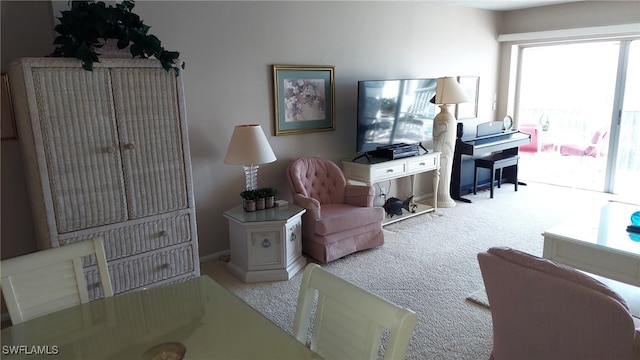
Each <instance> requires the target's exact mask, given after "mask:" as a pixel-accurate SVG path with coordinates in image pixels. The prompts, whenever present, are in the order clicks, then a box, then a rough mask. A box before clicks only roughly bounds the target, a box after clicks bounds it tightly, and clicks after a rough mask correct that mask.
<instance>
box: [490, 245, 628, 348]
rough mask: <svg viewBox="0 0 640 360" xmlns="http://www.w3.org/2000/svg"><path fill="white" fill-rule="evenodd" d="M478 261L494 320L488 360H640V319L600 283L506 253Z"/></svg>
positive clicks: (535, 259) (492, 253)
mask: <svg viewBox="0 0 640 360" xmlns="http://www.w3.org/2000/svg"><path fill="white" fill-rule="evenodd" d="M478 261H479V263H480V270H481V271H482V277H483V279H484V285H485V289H486V291H487V296H488V298H489V306H490V307H491V318H492V319H493V351H492V354H491V359H494V360H501V359H509V360H510V359H522V360H525V359H545V360H556V359H557V360H568V359H576V360H578V359H580V360H583V359H619V360H623V359H627V360H631V359H636V360H637V359H640V319H638V318H636V317H634V316H632V315H631V313H630V312H629V308H628V307H627V304H626V302H625V301H624V299H622V297H620V295H618V294H617V293H616V292H614V291H613V290H611V289H610V288H609V287H607V286H606V285H604V284H603V283H601V282H599V281H597V280H596V279H594V278H592V277H590V276H588V275H586V274H584V273H582V272H580V271H578V270H575V269H573V268H570V267H568V266H565V265H562V264H557V263H555V262H553V261H551V260H547V259H543V258H539V257H536V256H533V255H529V254H527V253H524V252H521V251H518V250H514V249H510V248H505V247H493V248H490V249H489V250H487V252H482V253H479V254H478ZM634 338H635V340H634Z"/></svg>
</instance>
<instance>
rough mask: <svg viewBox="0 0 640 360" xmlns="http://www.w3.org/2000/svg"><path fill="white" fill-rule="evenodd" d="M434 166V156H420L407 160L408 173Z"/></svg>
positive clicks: (433, 167)
mask: <svg viewBox="0 0 640 360" xmlns="http://www.w3.org/2000/svg"><path fill="white" fill-rule="evenodd" d="M435 168H436V157H435V156H432V157H429V158H421V159H416V160H409V161H407V171H408V172H410V173H417V172H423V171H427V170H430V169H435Z"/></svg>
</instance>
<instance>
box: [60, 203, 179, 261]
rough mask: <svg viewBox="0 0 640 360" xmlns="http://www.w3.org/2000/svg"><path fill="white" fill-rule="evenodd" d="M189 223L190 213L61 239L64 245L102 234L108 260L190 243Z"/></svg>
mask: <svg viewBox="0 0 640 360" xmlns="http://www.w3.org/2000/svg"><path fill="white" fill-rule="evenodd" d="M189 224H190V219H189V215H180V216H174V217H171V218H167V219H161V220H156V221H150V222H146V223H141V224H137V225H130V226H126V227H122V228H116V229H111V230H107V231H101V232H95V233H91V234H89V235H83V236H79V237H74V238H69V239H65V240H61V241H60V243H61V245H68V244H73V243H76V242H80V241H85V240H89V239H91V238H93V237H96V236H101V237H102V239H103V243H104V251H105V254H106V256H107V260H108V261H111V260H117V259H122V258H125V257H128V256H132V255H137V254H142V253H145V252H148V251H152V250H154V249H159V248H164V247H167V246H172V245H177V244H180V243H186V242H188V241H190V240H191V227H190V225H189ZM94 263H95V259H92V260H91V261H90V262H89V263H85V265H92V264H94Z"/></svg>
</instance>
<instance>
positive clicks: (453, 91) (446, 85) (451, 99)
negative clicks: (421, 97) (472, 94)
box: [434, 77, 471, 104]
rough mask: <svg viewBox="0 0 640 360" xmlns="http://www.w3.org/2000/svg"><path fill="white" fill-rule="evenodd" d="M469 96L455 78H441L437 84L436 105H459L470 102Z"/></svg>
mask: <svg viewBox="0 0 640 360" xmlns="http://www.w3.org/2000/svg"><path fill="white" fill-rule="evenodd" d="M469 101H471V99H469V96H468V95H467V94H466V93H465V92H464V89H463V88H462V86H460V84H459V83H458V81H457V80H456V79H455V78H453V77H442V78H439V79H438V81H437V83H436V98H435V101H434V102H435V103H436V104H459V103H464V102H469Z"/></svg>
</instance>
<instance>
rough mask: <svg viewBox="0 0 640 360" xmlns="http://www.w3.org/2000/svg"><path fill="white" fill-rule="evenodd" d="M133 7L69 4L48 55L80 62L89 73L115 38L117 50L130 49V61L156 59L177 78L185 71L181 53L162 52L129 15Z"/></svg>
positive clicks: (126, 3)
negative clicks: (107, 43) (106, 45)
mask: <svg viewBox="0 0 640 360" xmlns="http://www.w3.org/2000/svg"><path fill="white" fill-rule="evenodd" d="M134 6H135V4H134V1H133V0H124V1H122V2H121V3H119V4H116V6H115V7H113V6H111V5H109V6H107V5H106V4H105V3H104V2H103V1H98V2H94V1H71V9H70V10H66V11H61V12H60V13H61V16H60V17H59V18H58V19H59V21H60V23H59V24H58V25H56V27H55V31H56V32H58V33H59V34H60V35H58V36H57V37H56V38H55V40H54V42H53V44H54V45H58V46H57V47H56V48H55V50H54V51H53V53H51V54H50V55H49V56H52V57H71V58H77V59H80V60H82V67H83V68H84V69H85V70H89V71H91V70H93V63H94V62H100V60H99V59H98V55H100V48H101V47H103V46H104V44H105V42H106V41H107V39H114V40H115V41H117V47H118V49H125V48H126V47H127V46H129V52H130V53H131V57H132V58H135V57H140V58H148V57H155V58H156V59H158V60H159V61H160V63H161V64H162V67H163V68H164V69H165V70H167V71H169V70H173V71H174V72H175V74H176V76H178V75H179V74H180V69H181V68H182V69H184V63H180V62H179V60H178V58H179V56H180V53H179V52H176V51H167V50H165V48H164V47H162V43H161V42H160V40H159V39H158V38H157V37H156V36H154V35H150V34H148V31H149V28H150V26H148V25H145V24H144V23H143V21H142V20H141V19H140V16H138V15H136V14H134V13H133V12H131V10H132V9H133V7H134Z"/></svg>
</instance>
